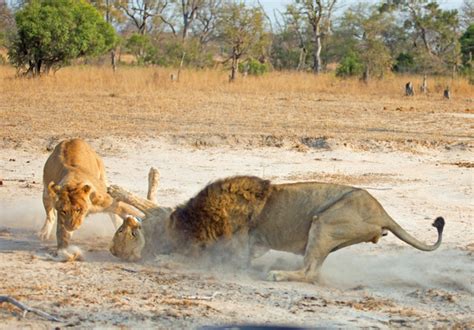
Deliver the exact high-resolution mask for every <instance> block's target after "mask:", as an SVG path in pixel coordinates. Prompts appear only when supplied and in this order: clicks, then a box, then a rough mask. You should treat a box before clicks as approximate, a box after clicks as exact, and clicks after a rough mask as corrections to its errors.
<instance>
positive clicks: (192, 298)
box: [180, 291, 221, 300]
mask: <svg viewBox="0 0 474 330" xmlns="http://www.w3.org/2000/svg"><path fill="white" fill-rule="evenodd" d="M220 294H221V293H220V292H219V291H216V292H214V293H213V294H212V295H211V296H182V297H180V298H181V299H186V300H212V299H214V298H215V297H216V296H217V295H220Z"/></svg>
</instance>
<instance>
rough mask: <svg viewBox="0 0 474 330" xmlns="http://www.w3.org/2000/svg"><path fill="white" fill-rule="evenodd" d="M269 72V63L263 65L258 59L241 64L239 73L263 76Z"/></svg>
mask: <svg viewBox="0 0 474 330" xmlns="http://www.w3.org/2000/svg"><path fill="white" fill-rule="evenodd" d="M268 71H269V65H268V64H267V63H261V62H260V61H259V60H256V59H253V58H252V59H249V60H247V61H245V62H243V63H239V72H240V73H243V72H247V74H249V75H254V76H261V75H263V74H265V73H267V72H268Z"/></svg>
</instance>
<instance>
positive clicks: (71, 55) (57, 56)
mask: <svg viewBox="0 0 474 330" xmlns="http://www.w3.org/2000/svg"><path fill="white" fill-rule="evenodd" d="M15 21H16V26H17V33H16V35H15V36H14V38H13V41H12V45H11V47H10V48H9V50H8V56H9V58H10V61H11V63H12V64H13V65H14V66H15V67H17V68H18V70H19V71H23V72H24V73H26V74H32V75H34V76H38V75H40V74H42V73H48V72H49V71H50V69H55V70H56V69H59V68H61V67H62V66H64V65H66V64H68V63H69V62H70V61H71V60H73V59H75V58H78V57H81V56H97V55H101V54H103V53H105V52H107V51H108V50H110V49H111V48H112V47H113V46H114V44H115V43H116V40H117V37H116V34H115V32H114V29H113V28H112V26H111V25H110V24H108V23H106V22H105V21H104V19H103V18H102V17H101V15H100V14H99V12H98V11H97V10H96V9H95V8H94V7H92V6H91V5H90V4H88V3H86V2H85V1H84V0H31V1H29V2H28V4H26V5H25V6H24V7H23V8H22V9H20V10H19V11H18V12H17V13H16V14H15Z"/></svg>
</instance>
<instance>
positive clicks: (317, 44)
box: [313, 24, 322, 74]
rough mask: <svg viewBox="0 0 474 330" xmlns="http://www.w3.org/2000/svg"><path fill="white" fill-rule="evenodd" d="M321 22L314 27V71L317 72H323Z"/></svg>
mask: <svg viewBox="0 0 474 330" xmlns="http://www.w3.org/2000/svg"><path fill="white" fill-rule="evenodd" d="M320 30H321V29H320V27H319V24H318V25H316V27H315V28H314V29H313V31H314V54H313V60H314V61H313V71H314V73H316V74H319V73H321V69H322V65H321V31H320Z"/></svg>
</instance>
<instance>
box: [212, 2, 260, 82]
mask: <svg viewBox="0 0 474 330" xmlns="http://www.w3.org/2000/svg"><path fill="white" fill-rule="evenodd" d="M218 26H219V27H220V38H221V40H222V42H223V43H224V44H225V45H226V46H227V47H228V48H229V49H230V54H231V56H230V57H231V59H232V68H231V74H230V77H229V81H234V80H235V79H236V78H237V71H238V67H239V61H240V60H241V59H242V57H244V56H247V55H255V56H259V55H263V54H261V53H262V51H263V50H264V49H265V48H266V44H267V42H268V39H267V38H266V35H265V31H264V15H263V12H262V10H261V8H255V7H247V6H246V5H245V3H243V2H229V3H226V5H225V7H224V8H223V11H222V15H221V17H220V21H219V24H218ZM259 53H260V54H259Z"/></svg>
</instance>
